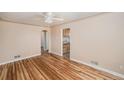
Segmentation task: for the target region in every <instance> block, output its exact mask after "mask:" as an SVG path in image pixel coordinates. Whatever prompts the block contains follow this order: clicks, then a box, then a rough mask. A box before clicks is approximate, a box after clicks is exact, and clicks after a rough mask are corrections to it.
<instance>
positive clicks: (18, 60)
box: [0, 54, 41, 65]
mask: <svg viewBox="0 0 124 93" xmlns="http://www.w3.org/2000/svg"><path fill="white" fill-rule="evenodd" d="M39 55H41V54H35V55H31V56H27V57H22V58H18V59H14V60H10V61H6V62H2V63H0V65H3V64H7V63H12V62H15V61H19V60H23V59H27V58H31V57H35V56H39Z"/></svg>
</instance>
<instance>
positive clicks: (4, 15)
mask: <svg viewBox="0 0 124 93" xmlns="http://www.w3.org/2000/svg"><path fill="white" fill-rule="evenodd" d="M44 13H45V12H0V19H1V20H5V21H10V22H16V23H23V24H30V25H38V26H54V25H59V24H62V23H67V22H71V21H75V20H79V19H83V18H86V17H89V16H94V15H97V14H100V12H53V14H54V15H55V16H56V17H60V18H63V19H64V21H62V22H61V21H55V22H53V23H51V24H46V23H45V22H44V18H43V16H42V15H43V14H44Z"/></svg>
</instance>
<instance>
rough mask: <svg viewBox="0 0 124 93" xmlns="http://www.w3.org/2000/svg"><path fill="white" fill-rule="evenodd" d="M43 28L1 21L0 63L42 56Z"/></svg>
mask: <svg viewBox="0 0 124 93" xmlns="http://www.w3.org/2000/svg"><path fill="white" fill-rule="evenodd" d="M43 29H47V30H49V28H43V27H38V26H32V25H25V24H17V23H11V22H5V21H0V63H3V62H7V61H11V60H14V56H15V55H21V58H23V57H28V56H32V55H37V54H40V47H41V31H42V30H43Z"/></svg>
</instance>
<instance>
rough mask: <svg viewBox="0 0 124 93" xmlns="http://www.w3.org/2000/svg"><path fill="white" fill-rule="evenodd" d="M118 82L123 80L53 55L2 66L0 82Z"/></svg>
mask: <svg viewBox="0 0 124 93" xmlns="http://www.w3.org/2000/svg"><path fill="white" fill-rule="evenodd" d="M96 79H98V80H104V79H105V80H107V79H108V80H116V79H118V80H119V79H122V78H119V77H117V76H114V75H111V74H109V73H106V72H102V71H99V70H96V69H94V68H91V67H89V66H86V65H83V64H80V63H76V62H73V61H68V60H65V59H64V58H62V57H59V56H57V55H53V54H44V55H42V56H37V57H32V58H29V59H25V60H21V61H18V62H13V63H9V64H5V65H1V66H0V80H96Z"/></svg>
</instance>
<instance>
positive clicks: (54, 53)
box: [51, 52, 62, 56]
mask: <svg viewBox="0 0 124 93" xmlns="http://www.w3.org/2000/svg"><path fill="white" fill-rule="evenodd" d="M51 53H52V54H55V55H58V56H62V55H61V54H59V53H56V52H51Z"/></svg>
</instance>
